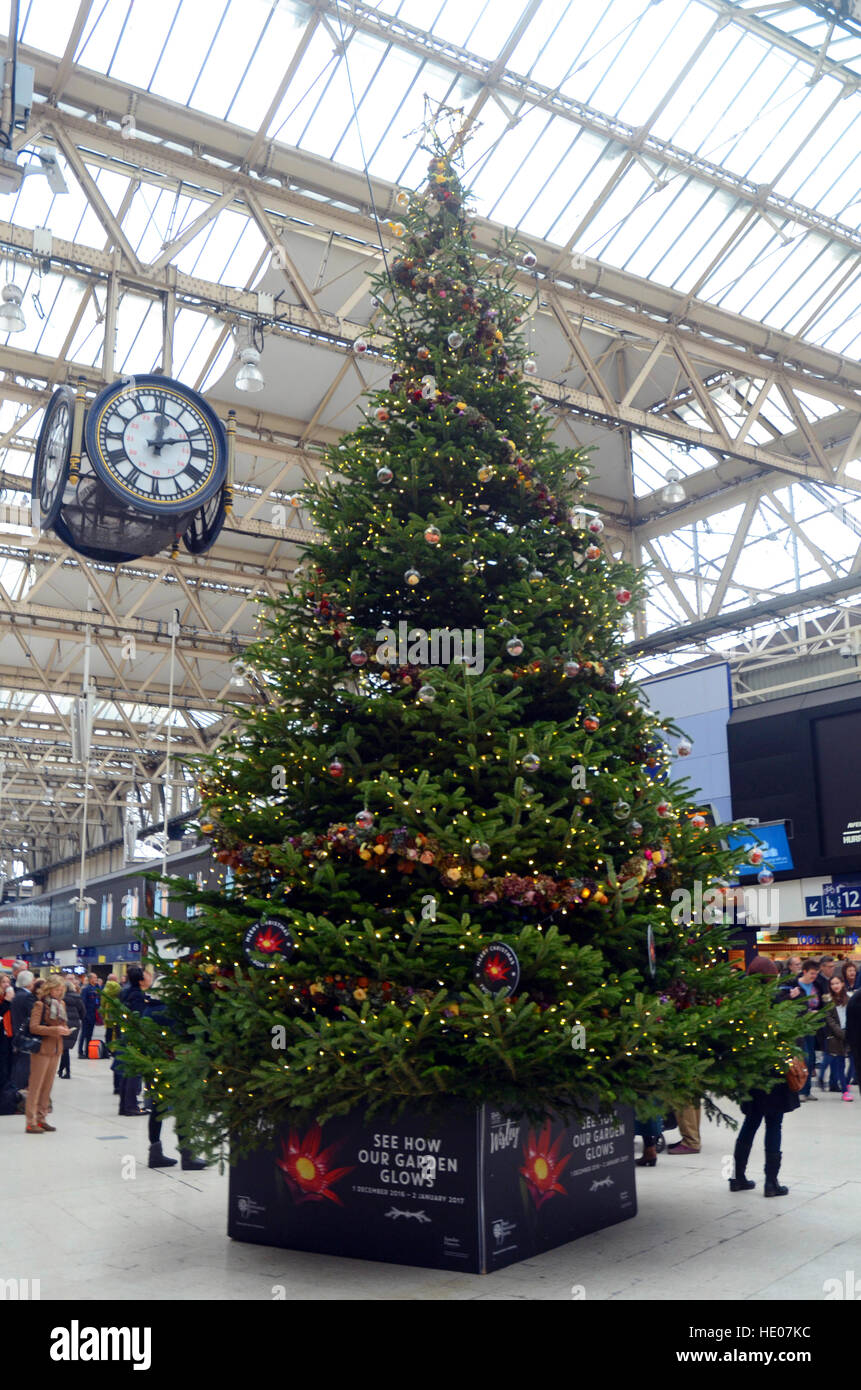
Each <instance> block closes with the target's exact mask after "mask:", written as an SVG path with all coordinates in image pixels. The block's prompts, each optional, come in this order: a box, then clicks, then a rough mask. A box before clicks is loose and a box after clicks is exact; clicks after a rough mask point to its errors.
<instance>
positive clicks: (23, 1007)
mask: <svg viewBox="0 0 861 1390" xmlns="http://www.w3.org/2000/svg"><path fill="white" fill-rule="evenodd" d="M35 986H36V977H35V975H34V974H33V972H32V970H19V971H18V972H17V974H16V978H15V996H14V998H13V1000H12V1009H11V1013H12V1046H13V1048H14V1050H15V1063H14V1067H13V1071H12V1084H13V1086H14V1087H15V1090H16V1091H26V1089H27V1086H28V1084H29V1080H30V1054H29V1052H22V1051H21V1050H20V1048H19V1047H18V1036H19V1034H20V1033H21V1032H22V1031H23V1030H24V1028H25V1025H26V1022H27V1019H28V1018H29V1017H30V1010H31V1009H32V1007H33V1004H34V1002H35V1001H34V997H33V990H34V989H35Z"/></svg>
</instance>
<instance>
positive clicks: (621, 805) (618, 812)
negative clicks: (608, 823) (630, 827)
mask: <svg viewBox="0 0 861 1390" xmlns="http://www.w3.org/2000/svg"><path fill="white" fill-rule="evenodd" d="M630 814H631V808H630V806H629V805H628V803H627V801H622V800H621V799H620V800H619V801H616V802H614V804H613V815H614V816H615V817H616V820H627V818H628V816H629V815H630Z"/></svg>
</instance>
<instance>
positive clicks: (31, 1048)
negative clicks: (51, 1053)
mask: <svg viewBox="0 0 861 1390" xmlns="http://www.w3.org/2000/svg"><path fill="white" fill-rule="evenodd" d="M15 1046H16V1048H17V1050H18V1051H19V1052H26V1053H27V1054H28V1055H29V1056H31V1057H32V1056H33V1054H34V1053H35V1052H39V1051H40V1050H41V1047H42V1039H41V1038H40V1037H39V1035H38V1033H31V1032H30V1020H29V1019H28V1018H25V1020H24V1022H23V1023H22V1024H21V1027H20V1028H19V1029H18V1036H17V1038H16V1039H15Z"/></svg>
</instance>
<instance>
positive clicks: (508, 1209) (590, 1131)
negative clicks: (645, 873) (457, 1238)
mask: <svg viewBox="0 0 861 1390" xmlns="http://www.w3.org/2000/svg"><path fill="white" fill-rule="evenodd" d="M483 1119H484V1123H483V1136H482V1139H483V1151H484V1162H483V1168H484V1184H483V1187H484V1203H483V1207H484V1212H483V1217H484V1221H483V1232H482V1235H483V1243H484V1259H483V1265H484V1269H485V1270H486V1271H487V1272H488V1273H489V1272H490V1271H491V1270H494V1269H502V1268H503V1267H504V1266H505V1265H509V1264H512V1263H514V1261H515V1260H524V1259H528V1258H529V1257H530V1256H533V1255H540V1254H541V1253H542V1252H543V1251H545V1250H551V1249H553V1248H554V1247H555V1246H557V1245H564V1244H566V1243H567V1242H568V1241H571V1240H576V1239H577V1238H578V1237H579V1236H584V1235H589V1234H591V1232H593V1231H600V1230H602V1229H603V1228H604V1227H605V1226H613V1225H615V1224H616V1222H618V1221H625V1220H627V1219H628V1218H629V1217H631V1216H635V1215H636V1213H637V1198H636V1191H635V1187H634V1115H633V1112H632V1111H631V1110H629V1109H627V1108H625V1107H622V1108H620V1109H619V1110H617V1111H616V1112H615V1113H614V1114H612V1115H587V1116H585V1117H584V1118H583V1119H582V1120H581V1121H580V1122H579V1123H578V1124H571V1125H566V1124H564V1123H563V1122H562V1121H561V1120H552V1119H548V1120H545V1121H544V1123H543V1124H531V1123H530V1122H529V1121H528V1120H523V1119H520V1120H512V1119H509V1118H507V1117H505V1116H503V1115H501V1114H499V1112H497V1111H495V1110H493V1109H491V1108H490V1107H489V1106H486V1107H485V1110H484V1116H483Z"/></svg>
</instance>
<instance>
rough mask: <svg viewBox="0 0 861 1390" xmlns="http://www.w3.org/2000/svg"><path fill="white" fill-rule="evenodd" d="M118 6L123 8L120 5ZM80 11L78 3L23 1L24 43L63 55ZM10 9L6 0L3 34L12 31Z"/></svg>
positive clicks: (0, 13)
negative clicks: (24, 2)
mask: <svg viewBox="0 0 861 1390" xmlns="http://www.w3.org/2000/svg"><path fill="white" fill-rule="evenodd" d="M116 8H117V9H119V5H117V6H116ZM122 8H123V9H124V8H125V5H123V6H122ZM77 11H78V7H77V5H76V4H73V3H68V4H62V5H58V4H57V0H35V2H34V3H32V4H30V5H27V4H22V5H21V13H20V18H19V24H20V26H21V27H20V29H19V31H18V32H19V35H20V41H21V43H25V44H27V45H28V46H29V47H30V48H41V50H42V52H43V53H53V54H56V55H58V56H59V55H60V54H61V53H64V52H65V49H66V44H67V43H68V42H69V38H70V36H71V33H72V28H73V26H74V23H75V19H76V16H77ZM10 12H11V5H10V4H9V0H5V2H4V4H3V5H0V30H2V33H3V34H8V33H9V16H10Z"/></svg>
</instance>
